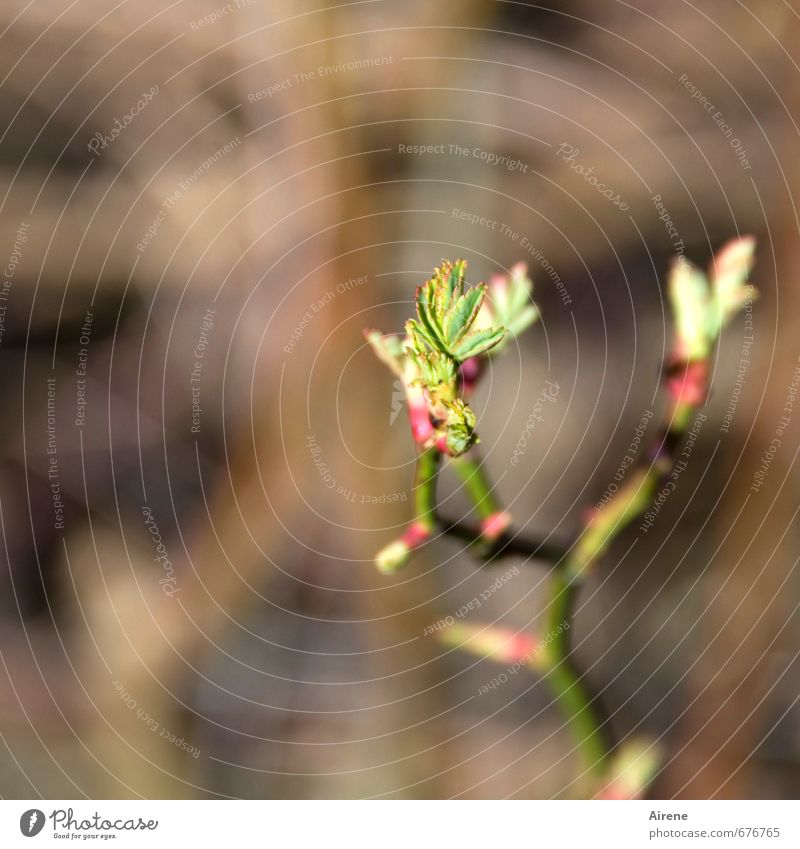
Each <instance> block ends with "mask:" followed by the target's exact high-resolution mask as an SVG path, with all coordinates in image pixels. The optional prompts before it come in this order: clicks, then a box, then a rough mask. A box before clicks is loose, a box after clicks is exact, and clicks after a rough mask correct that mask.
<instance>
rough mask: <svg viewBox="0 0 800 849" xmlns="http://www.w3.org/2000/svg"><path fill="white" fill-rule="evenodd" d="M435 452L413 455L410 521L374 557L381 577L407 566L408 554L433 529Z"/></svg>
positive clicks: (437, 465) (430, 450)
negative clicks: (412, 495)
mask: <svg viewBox="0 0 800 849" xmlns="http://www.w3.org/2000/svg"><path fill="white" fill-rule="evenodd" d="M439 459H440V457H439V452H438V451H437V450H436V449H435V448H429V449H427V450H425V451H421V452H420V453H419V454H418V455H417V465H416V470H415V472H414V521H413V522H412V523H411V524H410V525H409V526H408V527H407V528H406V530H405V532H404V533H403V534H402V535H401V536H400V537H398V538H397V539H396V540H394V542H390V543H389V545H387V546H385V547H384V548H382V549H381V550H380V551H379V552H378V553H377V555H376V556H375V565H376V566H377V567H378V569H379V570H380V571H381V572H383V573H384V574H385V575H391V574H393V573H394V572H396V571H397V570H398V569H399V568H400V567H401V566H405V565H406V563H408V559H409V557H410V556H411V552H412V551H414V549H416V548H418V547H419V546H420V545H422V544H423V543H424V542H426V541H427V539H428V538H429V537H430V536H431V535H432V534H433V533H434V531H435V530H436V528H437V524H438V520H437V518H436V475H437V473H438V471H439Z"/></svg>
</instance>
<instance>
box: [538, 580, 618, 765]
mask: <svg viewBox="0 0 800 849" xmlns="http://www.w3.org/2000/svg"><path fill="white" fill-rule="evenodd" d="M565 573H566V569H563V568H562V569H557V570H554V572H553V573H552V575H551V576H550V581H549V582H550V587H549V597H548V603H547V609H546V626H545V627H546V628H547V632H546V633H547V638H548V639H550V640H551V642H550V644H549V645H547V646H546V648H545V653H546V657H545V663H544V664H543V666H544V667H545V668H546V672H545V676H544V680H545V682H546V683H547V685H548V686H549V687H550V690H551V692H552V693H553V696H554V698H555V701H556V703H557V705H558V707H559V709H560V711H561V713H562V714H563V716H564V717H565V718H566V721H567V724H568V725H569V727H570V728H571V730H572V733H573V736H574V739H575V743H576V746H577V749H578V752H579V755H580V757H581V760H582V761H583V766H584V770H585V771H586V772H588V773H589V774H590V775H592V776H595V777H598V776H600V775H602V774H603V772H604V771H605V769H606V764H607V761H608V758H609V756H610V755H611V752H612V751H613V748H614V742H613V740H612V739H611V734H610V729H609V726H608V723H607V721H606V719H605V717H604V715H603V713H602V710H601V703H600V701H599V699H598V697H596V696H592V694H591V693H590V692H589V688H588V687H587V685H586V680H585V676H584V675H583V674H582V673H581V672H580V670H579V669H578V667H577V665H576V663H575V661H574V659H573V657H572V641H571V639H570V634H571V633H572V618H573V614H574V607H575V600H576V597H577V593H578V589H579V587H580V583H579V582H578V581H577V580H575V579H574V578H573V579H570V578H568V577H567V576H566V574H565Z"/></svg>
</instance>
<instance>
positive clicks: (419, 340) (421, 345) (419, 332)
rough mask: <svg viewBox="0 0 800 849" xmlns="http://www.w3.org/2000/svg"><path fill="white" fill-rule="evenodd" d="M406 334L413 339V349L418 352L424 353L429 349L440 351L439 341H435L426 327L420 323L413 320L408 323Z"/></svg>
mask: <svg viewBox="0 0 800 849" xmlns="http://www.w3.org/2000/svg"><path fill="white" fill-rule="evenodd" d="M406 333H407V334H408V335H409V336H410V337H411V343H412V347H413V348H414V350H416V351H420V352H423V351H425V350H427V348H430V349H431V350H432V351H438V350H439V348H440V344H439V341H438V340H437V339H434V338H433V337H432V336H431V335H430V333H428V331H427V330H426V329H425V327H423V325H422V324H420V323H419V322H418V321H414V319H413V318H410V319H409V320H408V321H407V322H406Z"/></svg>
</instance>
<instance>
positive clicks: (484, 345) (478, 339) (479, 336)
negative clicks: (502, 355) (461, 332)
mask: <svg viewBox="0 0 800 849" xmlns="http://www.w3.org/2000/svg"><path fill="white" fill-rule="evenodd" d="M507 332H508V331H507V330H506V328H505V327H494V328H491V329H489V330H476V331H474V332H473V333H469V334H467V335H466V336H465V337H464V338H463V339H462V340H461V341H460V342H459V343H458V345H456V346H455V348H453V350H452V351H451V353H452V355H453V356H454V357H455V358H456V359H457V360H459V361H463V360H466V359H469V357H476V356H477V355H478V354H483V353H485V352H486V351H488V350H489V349H490V348H493V347H494V346H495V345H497V344H498V343H499V342H500V341H501V340H502V339H503V337H504V336H505V335H506V333H507Z"/></svg>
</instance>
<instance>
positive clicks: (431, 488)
mask: <svg viewBox="0 0 800 849" xmlns="http://www.w3.org/2000/svg"><path fill="white" fill-rule="evenodd" d="M440 457H441V455H440V454H439V452H438V451H437V450H436V449H435V448H428V449H427V450H425V451H421V452H420V454H419V456H418V457H417V468H416V471H415V475H414V521H415V522H416V523H418V524H419V525H420V527H422V528H425V530H426V531H428V533H429V534H432V533H433V532H434V531H435V530H436V524H437V518H436V475H437V474H438V472H439V459H440Z"/></svg>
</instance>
